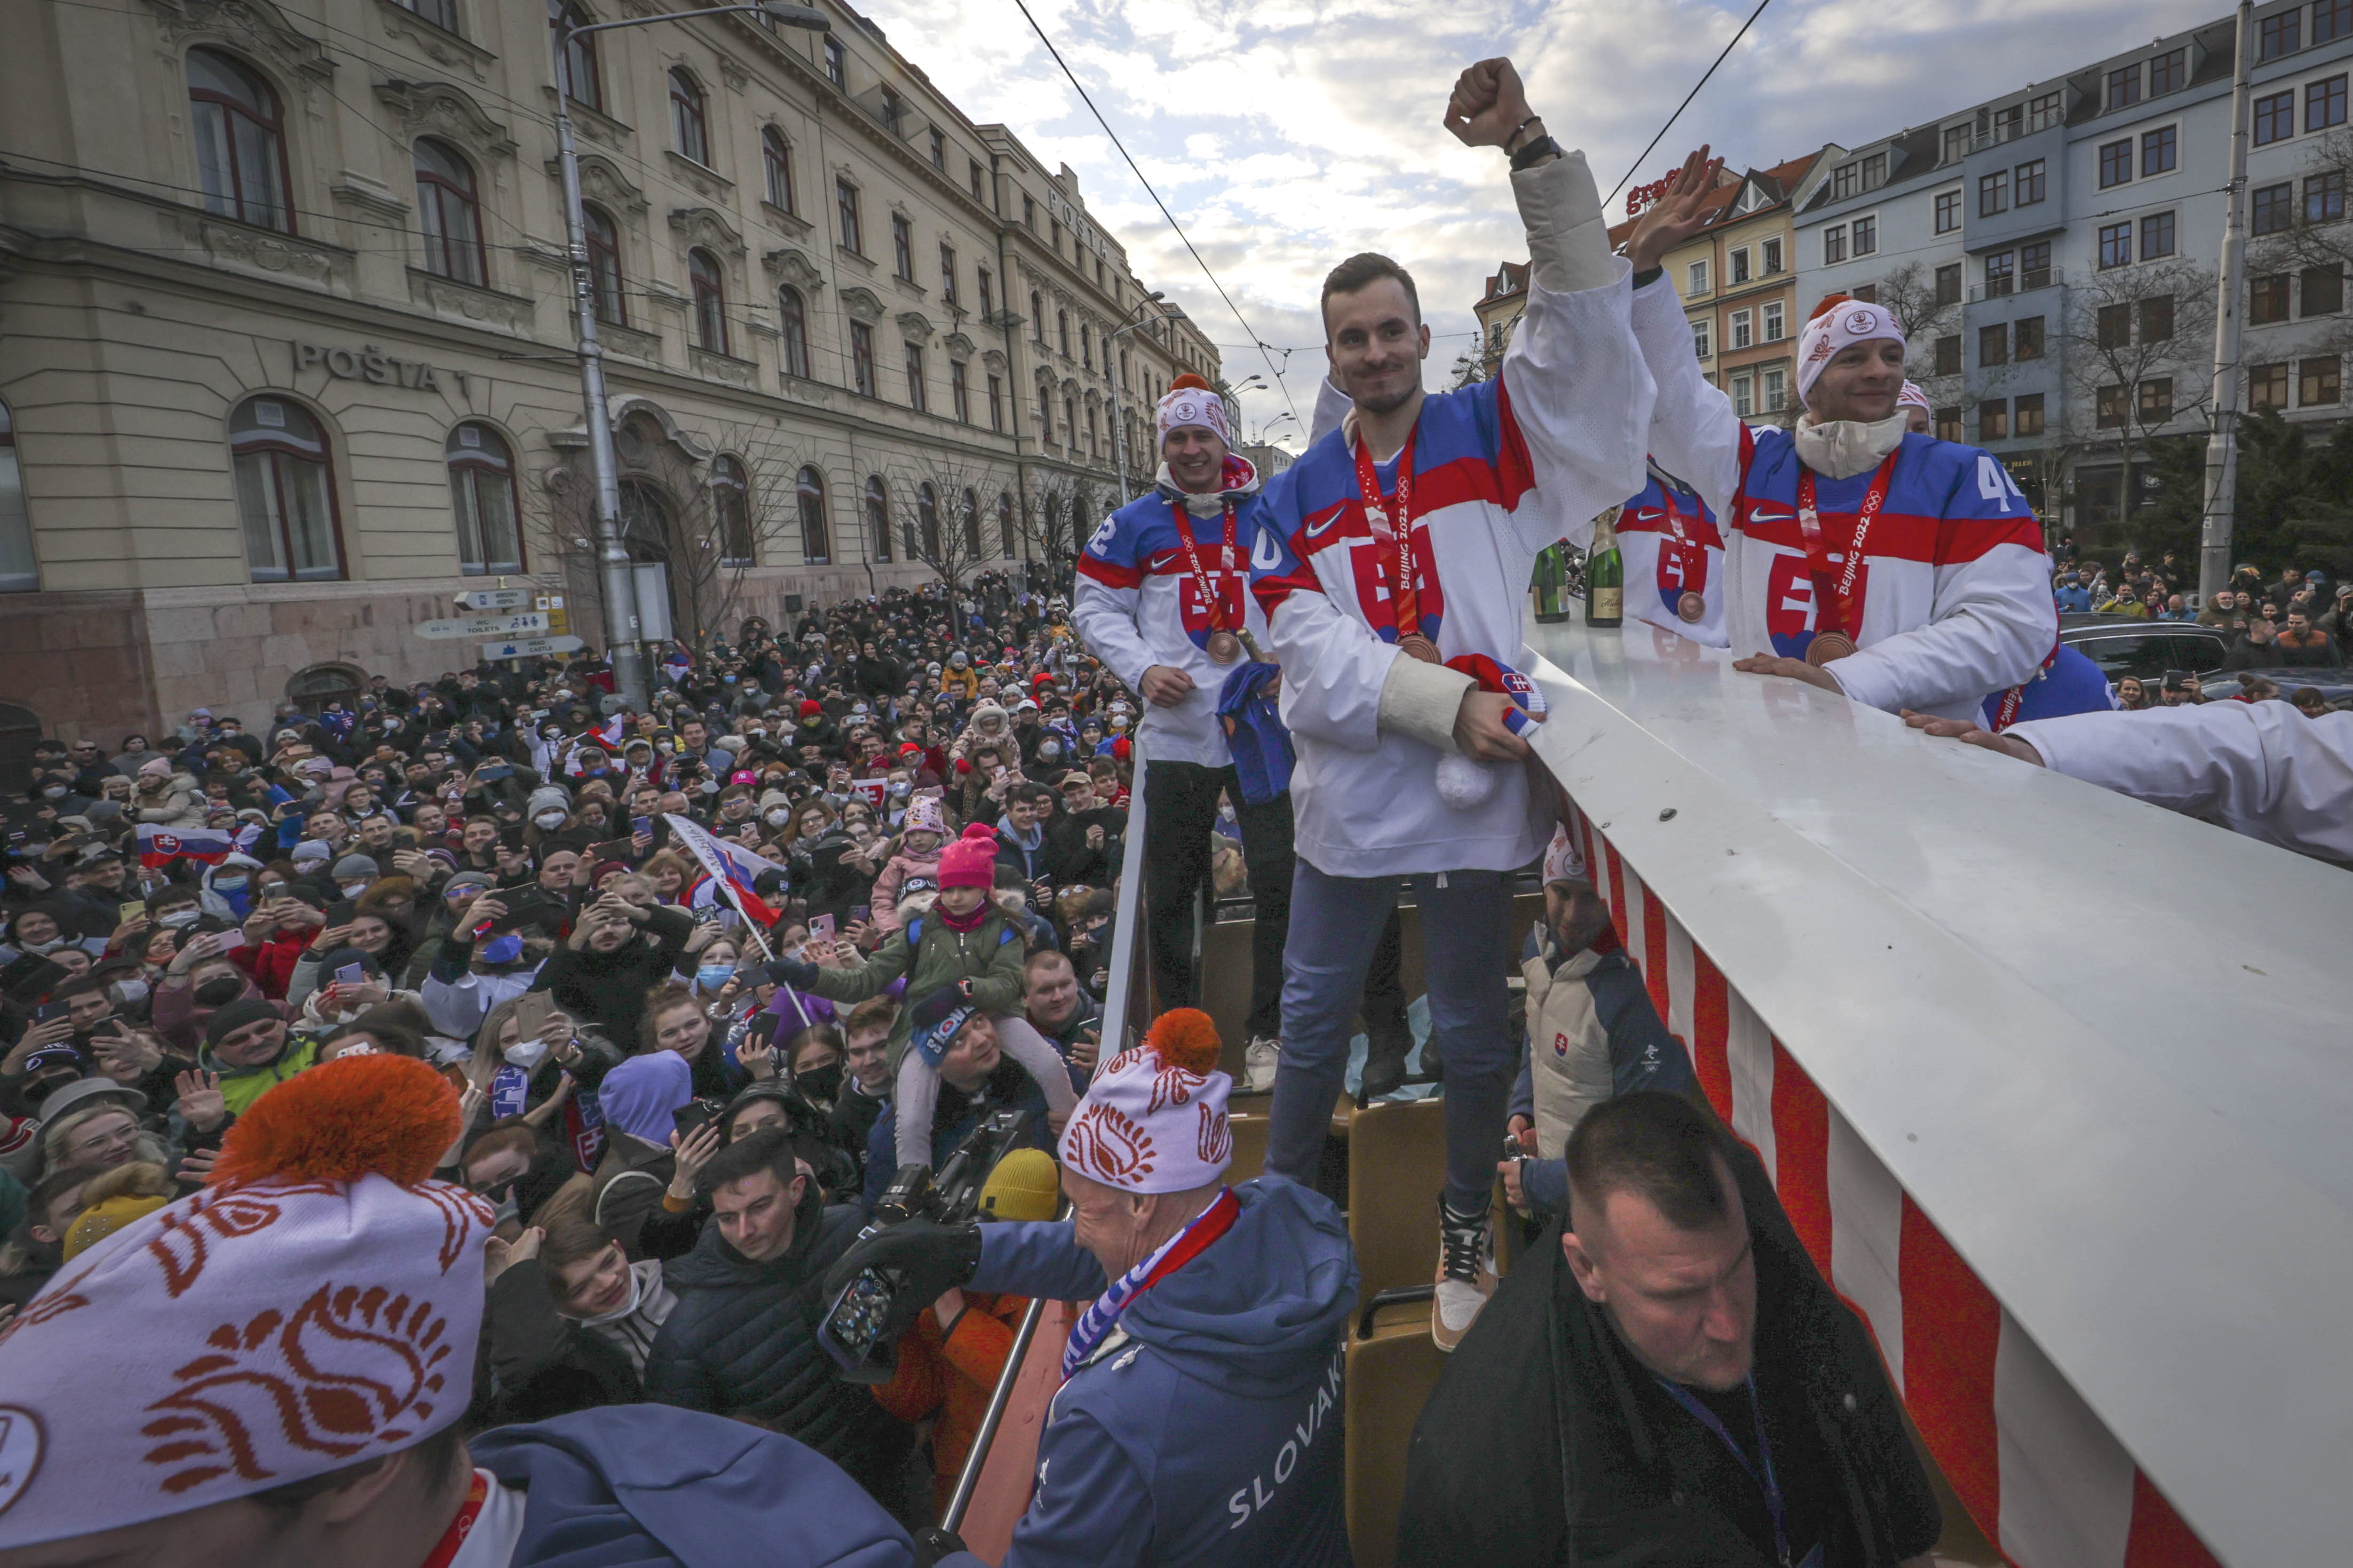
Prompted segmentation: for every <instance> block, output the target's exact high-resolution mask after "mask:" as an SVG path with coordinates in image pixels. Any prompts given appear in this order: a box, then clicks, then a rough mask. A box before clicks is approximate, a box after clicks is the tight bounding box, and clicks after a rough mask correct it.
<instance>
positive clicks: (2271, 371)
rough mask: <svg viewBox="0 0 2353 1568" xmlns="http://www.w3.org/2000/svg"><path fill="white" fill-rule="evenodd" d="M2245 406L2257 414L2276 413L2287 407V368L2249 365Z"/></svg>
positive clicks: (2282, 364) (2269, 365) (2281, 365)
mask: <svg viewBox="0 0 2353 1568" xmlns="http://www.w3.org/2000/svg"><path fill="white" fill-rule="evenodd" d="M2247 406H2248V407H2249V408H2252V409H2253V410H2254V411H2255V412H2256V413H2258V414H2263V413H2267V412H2268V413H2277V412H2278V411H2279V410H2281V409H2283V408H2285V407H2286V406H2287V366H2286V365H2285V364H2284V363H2281V364H2251V365H2249V366H2248V367H2247Z"/></svg>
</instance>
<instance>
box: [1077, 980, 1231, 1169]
mask: <svg viewBox="0 0 2353 1568" xmlns="http://www.w3.org/2000/svg"><path fill="white" fill-rule="evenodd" d="M1220 1049H1222V1047H1221V1045H1220V1043H1219V1039H1218V1026H1216V1025H1215V1024H1213V1023H1211V1022H1210V1021H1209V1016H1208V1014H1207V1013H1204V1012H1202V1011H1201V1010H1200V1009H1199V1008H1198V1007H1177V1008H1174V1009H1172V1010H1170V1011H1168V1012H1166V1013H1163V1014H1162V1015H1160V1016H1159V1017H1157V1018H1155V1019H1154V1020H1153V1021H1152V1027H1151V1029H1150V1030H1149V1031H1148V1032H1147V1033H1146V1034H1145V1037H1144V1041H1143V1043H1142V1044H1141V1045H1138V1046H1136V1047H1134V1049H1132V1050H1125V1051H1122V1052H1121V1053H1120V1054H1119V1055H1117V1056H1115V1057H1113V1058H1112V1059H1111V1060H1109V1061H1107V1062H1105V1063H1104V1064H1103V1070H1102V1071H1100V1072H1099V1073H1097V1074H1096V1075H1095V1080H1094V1082H1093V1083H1092V1084H1090V1085H1088V1086H1087V1092H1086V1098H1084V1099H1083V1100H1080V1101H1079V1109H1078V1110H1077V1111H1075V1112H1074V1113H1073V1114H1072V1115H1071V1121H1070V1125H1069V1126H1067V1127H1065V1128H1064V1129H1063V1130H1062V1142H1061V1160H1062V1163H1063V1164H1064V1165H1065V1166H1066V1167H1068V1168H1069V1169H1071V1170H1073V1171H1076V1172H1077V1173H1079V1174H1081V1175H1082V1176H1087V1177H1090V1178H1092V1180H1095V1181H1098V1182H1101V1183H1103V1184H1104V1185H1105V1186H1111V1187H1119V1188H1123V1189H1124V1190H1125V1191H1127V1192H1131V1193H1184V1192H1190V1191H1192V1190H1193V1189H1194V1188H1196V1187H1206V1186H1208V1184H1210V1183H1212V1182H1214V1181H1216V1180H1217V1179H1218V1177H1219V1176H1220V1175H1221V1174H1223V1173H1224V1172H1225V1169H1226V1167H1227V1166H1229V1165H1230V1164H1232V1163H1234V1133H1233V1128H1232V1126H1231V1125H1230V1124H1229V1122H1228V1121H1227V1117H1226V1101H1227V1100H1228V1098H1229V1097H1230V1096H1231V1095H1232V1093H1233V1091H1234V1080H1233V1079H1230V1078H1229V1077H1227V1076H1226V1075H1225V1074H1224V1073H1222V1072H1219V1070H1218V1054H1219V1050H1220Z"/></svg>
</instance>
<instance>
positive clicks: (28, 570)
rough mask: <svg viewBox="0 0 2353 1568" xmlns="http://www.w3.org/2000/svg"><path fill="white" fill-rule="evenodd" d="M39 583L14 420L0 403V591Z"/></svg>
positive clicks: (20, 589) (26, 587) (38, 570)
mask: <svg viewBox="0 0 2353 1568" xmlns="http://www.w3.org/2000/svg"><path fill="white" fill-rule="evenodd" d="M40 585H41V575H40V568H39V566H38V564H37V563H36V562H35V560H34V558H33V522H32V519H31V517H30V516H29V515H28V514H27V513H26V510H25V470H24V469H23V468H22V467H20V466H19V465H18V463H17V461H16V420H15V418H14V417H13V416H11V415H10V414H9V412H8V405H6V404H5V403H0V591H6V592H26V591H30V590H32V589H36V588H38V587H39V586H40Z"/></svg>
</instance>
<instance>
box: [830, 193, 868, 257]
mask: <svg viewBox="0 0 2353 1568" xmlns="http://www.w3.org/2000/svg"><path fill="white" fill-rule="evenodd" d="M833 205H834V208H835V210H836V211H837V212H839V214H840V216H841V248H842V249H844V250H847V251H849V253H850V254H851V255H853V256H863V255H865V254H866V242H865V239H864V237H863V236H862V233H861V231H860V228H859V226H858V187H857V186H856V185H853V184H850V183H849V181H848V180H836V181H834V183H833Z"/></svg>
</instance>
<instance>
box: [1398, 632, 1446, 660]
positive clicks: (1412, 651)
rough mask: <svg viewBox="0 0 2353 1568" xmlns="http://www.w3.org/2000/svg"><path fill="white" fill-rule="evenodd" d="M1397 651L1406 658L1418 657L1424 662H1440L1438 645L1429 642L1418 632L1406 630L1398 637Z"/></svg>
mask: <svg viewBox="0 0 2353 1568" xmlns="http://www.w3.org/2000/svg"><path fill="white" fill-rule="evenodd" d="M1398 652H1399V653H1401V654H1403V655H1405V656H1406V657H1407V658H1418V659H1419V660H1421V662H1422V663H1424V664H1436V663H1438V662H1440V661H1439V658H1438V645H1437V644H1436V643H1434V642H1431V641H1430V639H1429V638H1428V637H1424V636H1422V635H1421V634H1420V633H1419V632H1408V633H1407V634H1406V635H1405V636H1403V637H1399V638H1398Z"/></svg>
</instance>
